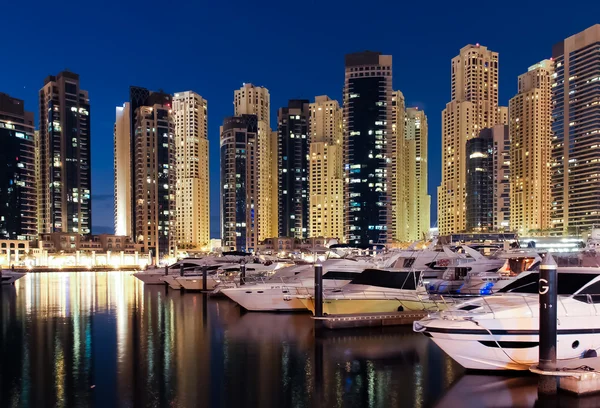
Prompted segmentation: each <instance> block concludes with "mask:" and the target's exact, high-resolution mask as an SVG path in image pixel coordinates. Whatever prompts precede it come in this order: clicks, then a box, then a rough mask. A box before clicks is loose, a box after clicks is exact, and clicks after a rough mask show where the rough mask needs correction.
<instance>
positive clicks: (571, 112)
mask: <svg viewBox="0 0 600 408" xmlns="http://www.w3.org/2000/svg"><path fill="white" fill-rule="evenodd" d="M552 58H553V60H554V74H553V82H552V103H553V105H552V106H553V109H552V119H553V120H552V132H553V139H552V167H551V168H552V171H551V186H552V213H551V220H552V228H553V229H554V231H555V232H556V233H558V234H561V235H569V234H574V235H580V233H581V231H582V230H588V231H589V230H591V228H592V226H593V225H598V224H600V200H598V197H599V196H600V160H598V153H597V151H596V150H597V149H598V148H600V127H599V123H600V122H599V121H598V117H600V103H599V99H600V85H599V84H600V63H598V61H599V60H600V24H596V25H594V26H592V27H589V28H588V29H586V30H584V31H582V32H580V33H578V34H575V35H573V36H571V37H569V38H567V39H565V40H564V41H561V42H559V43H558V44H556V45H554V47H553V48H552Z"/></svg>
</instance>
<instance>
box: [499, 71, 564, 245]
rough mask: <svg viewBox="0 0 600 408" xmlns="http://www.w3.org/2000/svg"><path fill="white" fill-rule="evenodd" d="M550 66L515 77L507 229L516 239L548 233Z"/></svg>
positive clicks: (550, 110) (511, 104)
mask: <svg viewBox="0 0 600 408" xmlns="http://www.w3.org/2000/svg"><path fill="white" fill-rule="evenodd" d="M553 72H554V66H553V62H552V61H550V60H544V61H541V62H539V63H538V64H535V65H532V66H531V67H529V69H528V71H527V72H526V73H524V74H522V75H520V76H519V89H518V93H517V95H515V96H514V97H513V98H512V99H511V100H510V102H509V108H510V123H509V133H510V140H511V144H510V225H511V228H512V230H513V231H516V232H518V233H519V234H520V235H524V234H527V233H534V234H543V233H547V232H549V230H550V226H551V224H550V210H551V208H552V204H551V199H550V198H551V195H550V190H551V185H550V169H551V167H550V164H551V158H552V147H551V145H552V74H553Z"/></svg>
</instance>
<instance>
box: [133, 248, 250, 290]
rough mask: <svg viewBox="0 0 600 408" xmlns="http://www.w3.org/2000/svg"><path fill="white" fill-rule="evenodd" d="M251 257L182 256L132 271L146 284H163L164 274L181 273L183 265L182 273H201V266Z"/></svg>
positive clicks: (230, 262)
mask: <svg viewBox="0 0 600 408" xmlns="http://www.w3.org/2000/svg"><path fill="white" fill-rule="evenodd" d="M252 260H253V258H250V257H248V256H241V255H240V256H237V255H227V256H219V257H212V256H210V257H205V258H183V259H181V260H179V261H177V262H175V263H174V264H172V265H169V266H168V267H166V273H165V268H150V269H148V270H145V271H141V272H137V273H134V274H133V276H135V277H136V278H138V279H139V280H141V281H142V282H144V284H146V285H164V284H165V279H164V277H165V276H177V275H181V268H182V266H183V269H184V274H186V273H187V274H190V273H201V269H202V267H203V266H208V268H209V270H210V269H211V268H212V269H216V268H218V267H219V266H221V265H225V264H234V263H238V264H239V263H240V262H248V261H252ZM167 283H169V284H170V283H172V281H171V280H168V282H167ZM177 286H178V285H177V284H174V287H177Z"/></svg>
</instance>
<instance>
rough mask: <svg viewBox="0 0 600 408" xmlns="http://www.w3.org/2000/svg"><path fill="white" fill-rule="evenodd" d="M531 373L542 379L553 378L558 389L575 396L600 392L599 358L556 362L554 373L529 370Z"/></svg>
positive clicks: (534, 369) (535, 368)
mask: <svg viewBox="0 0 600 408" xmlns="http://www.w3.org/2000/svg"><path fill="white" fill-rule="evenodd" d="M529 371H531V372H532V373H535V374H538V375H540V376H543V377H550V378H552V377H554V378H555V379H557V381H558V388H559V389H561V390H563V391H568V392H571V393H573V394H577V395H585V394H591V393H597V392H600V357H591V358H581V359H576V360H566V361H565V360H562V361H557V363H556V371H545V370H540V369H539V368H538V367H537V366H532V367H530V368H529Z"/></svg>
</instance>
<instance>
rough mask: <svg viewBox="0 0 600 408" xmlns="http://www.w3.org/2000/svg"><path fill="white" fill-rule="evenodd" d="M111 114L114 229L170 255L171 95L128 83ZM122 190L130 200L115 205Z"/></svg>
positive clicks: (172, 226)
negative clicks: (125, 96) (127, 96)
mask: <svg viewBox="0 0 600 408" xmlns="http://www.w3.org/2000/svg"><path fill="white" fill-rule="evenodd" d="M127 111H128V112H127ZM116 119H117V121H116V124H115V229H116V231H117V232H118V233H120V234H122V233H125V235H129V236H131V237H132V238H133V239H134V241H135V242H136V243H138V244H143V251H145V252H150V253H151V254H152V256H154V257H156V256H158V257H160V258H163V257H165V256H168V255H172V254H173V253H174V247H175V239H174V232H175V215H176V214H175V188H176V166H175V164H176V163H175V120H174V117H173V114H172V97H171V95H169V94H166V93H164V92H151V91H149V90H147V89H145V88H139V87H133V86H132V87H131V88H130V101H129V103H128V104H125V105H124V106H123V108H117V118H116ZM128 124H129V131H128V132H127V127H128V126H127V125H128ZM127 139H128V140H129V144H128V146H127ZM127 149H129V158H127V156H128V155H127ZM128 168H129V170H127V169H128ZM127 191H130V202H131V204H130V205H120V203H119V201H120V200H121V199H124V200H126V199H127V198H128V197H127ZM127 228H129V229H130V230H129V231H130V232H129V231H127ZM128 232H129V233H128Z"/></svg>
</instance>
